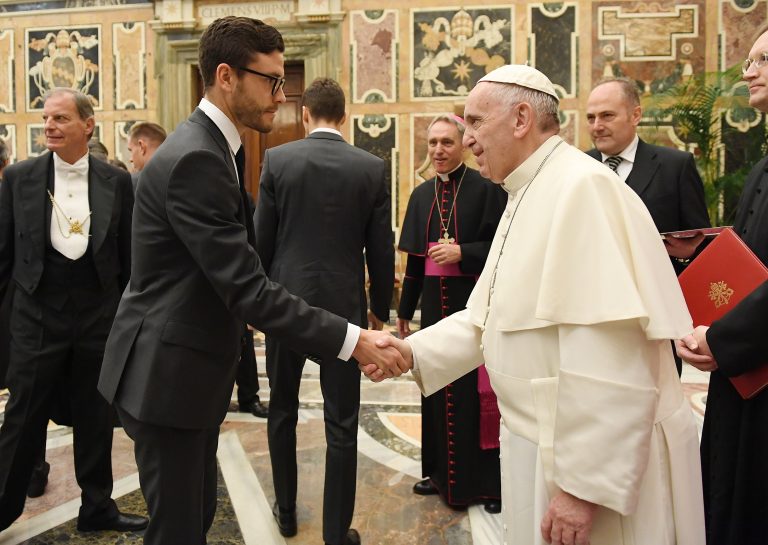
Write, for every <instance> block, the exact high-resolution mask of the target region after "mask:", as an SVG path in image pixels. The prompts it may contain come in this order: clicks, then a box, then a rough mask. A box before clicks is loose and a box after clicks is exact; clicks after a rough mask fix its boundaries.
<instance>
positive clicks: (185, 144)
mask: <svg viewBox="0 0 768 545" xmlns="http://www.w3.org/2000/svg"><path fill="white" fill-rule="evenodd" d="M283 50H284V45H283V40H282V37H281V35H280V33H279V32H278V31H277V30H276V29H274V28H273V27H271V26H269V25H266V24H264V23H262V22H261V21H257V20H254V19H250V18H246V17H225V18H222V19H218V20H216V21H214V22H212V23H211V24H210V25H209V26H208V28H207V29H206V31H205V32H204V33H203V36H202V37H201V39H200V47H199V52H200V53H199V54H200V57H199V66H200V73H201V75H202V79H203V83H204V86H205V97H204V98H203V100H202V101H201V103H200V106H199V108H197V109H196V110H195V111H194V112H193V113H192V115H191V116H190V117H189V119H188V120H187V121H186V122H185V123H182V124H181V125H179V127H178V128H177V129H176V131H175V132H173V133H172V134H171V135H170V136H169V137H168V139H167V140H166V141H165V143H164V144H163V145H162V146H161V147H160V148H159V149H158V150H157V153H155V155H154V156H153V157H152V160H151V161H150V162H149V163H148V164H147V165H146V166H145V167H144V170H143V171H142V174H141V182H140V184H141V187H140V188H139V191H138V192H137V198H136V206H135V209H134V215H133V233H132V244H133V261H132V263H133V267H132V270H131V281H130V284H129V285H128V288H127V289H126V291H125V293H124V294H123V298H122V300H121V302H120V307H119V309H118V312H117V316H116V318H115V323H114V326H113V327H112V331H111V333H110V336H109V340H108V341H107V347H106V352H105V356H104V366H103V368H102V373H101V377H100V379H99V390H100V391H101V392H102V394H103V395H104V396H105V397H106V398H107V400H108V401H110V402H113V403H114V404H115V407H116V408H117V411H118V414H119V415H120V417H121V419H122V421H123V425H124V427H125V430H126V431H127V432H128V434H129V435H130V436H131V438H132V439H133V440H134V441H135V452H136V461H137V464H138V467H139V477H140V479H141V486H142V492H143V493H144V496H145V498H146V500H147V505H148V508H149V514H150V523H149V527H148V528H147V531H146V534H145V536H144V543H145V545H160V544H162V545H168V544H176V543H179V544H184V545H203V544H204V543H205V542H206V537H205V536H206V533H207V531H208V529H209V528H210V526H211V523H212V522H213V517H214V513H215V510H216V448H217V445H218V435H219V425H220V424H221V422H222V420H223V419H224V415H225V414H226V412H227V408H228V406H229V400H230V397H231V395H232V389H233V386H234V377H235V371H236V368H237V358H238V355H239V353H240V336H241V335H242V332H243V326H244V324H245V323H248V324H251V325H252V326H254V327H256V328H258V329H260V330H262V331H264V332H265V333H267V334H270V335H274V336H276V337H278V338H280V339H281V340H283V341H285V342H286V343H288V344H290V345H291V346H293V347H294V348H295V349H296V350H299V351H301V352H305V353H311V354H313V355H314V356H313V357H315V358H320V359H324V360H325V359H332V358H336V357H339V358H341V359H349V358H350V356H354V357H355V358H356V359H357V360H358V361H366V360H371V361H377V362H379V364H380V365H382V366H383V367H384V368H385V369H386V370H387V374H389V375H393V376H394V375H399V374H400V373H401V367H405V362H404V361H403V359H402V358H401V357H400V356H399V354H396V353H394V352H393V351H389V352H384V351H381V350H380V349H378V348H376V346H375V339H376V338H378V336H379V335H381V334H379V335H377V334H374V333H371V332H368V331H364V330H363V331H361V330H360V329H359V328H358V327H357V326H352V325H349V324H347V322H346V321H345V320H344V319H342V318H339V317H338V316H335V315H333V314H331V313H329V312H327V311H324V310H320V309H317V308H313V307H310V306H309V305H307V304H306V303H305V302H304V301H302V300H301V299H298V298H297V297H294V296H292V295H291V294H289V293H288V292H287V291H286V290H285V289H284V288H283V287H282V286H280V285H278V284H275V283H273V282H271V281H270V280H269V279H268V278H267V277H266V275H265V274H264V270H263V268H262V267H261V263H260V261H259V257H258V255H257V254H256V252H255V251H254V249H253V247H252V245H253V243H254V241H255V237H254V233H253V222H252V221H251V217H250V214H249V213H248V212H247V210H248V207H247V204H246V201H245V198H246V197H245V189H244V187H243V179H242V177H243V175H244V170H245V154H244V150H243V149H242V146H241V135H242V134H243V133H244V132H245V131H246V130H247V129H249V128H250V129H255V130H258V131H261V132H268V131H269V130H271V128H272V123H273V121H274V119H275V115H276V114H277V109H278V106H279V105H280V103H281V102H285V95H284V94H283V85H284V83H285V79H284V69H283ZM349 365H351V366H354V363H349Z"/></svg>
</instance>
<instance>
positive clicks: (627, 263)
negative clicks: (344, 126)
mask: <svg viewBox="0 0 768 545" xmlns="http://www.w3.org/2000/svg"><path fill="white" fill-rule="evenodd" d="M557 108H558V98H557V94H556V93H555V90H554V88H553V86H552V83H551V82H550V81H549V79H547V77H546V76H544V75H543V74H542V73H541V72H539V71H537V70H535V69H534V68H531V67H527V66H520V65H509V66H503V67H501V68H498V69H496V70H494V71H493V72H491V73H489V74H488V75H486V76H485V77H484V78H482V79H481V80H480V82H478V84H477V86H476V87H475V88H474V89H473V90H472V92H471V93H470V95H469V97H468V99H467V103H466V107H465V111H464V117H465V120H466V123H467V129H466V133H465V136H464V145H465V146H467V147H468V148H469V149H471V150H472V152H473V153H474V155H475V156H476V158H477V163H478V165H479V167H480V173H481V174H482V175H483V176H485V177H486V178H490V179H491V180H493V181H494V182H496V183H500V184H502V185H503V187H504V189H505V190H506V191H507V192H508V193H509V201H508V203H507V207H506V210H505V212H504V215H503V217H502V220H501V222H500V224H499V227H498V230H497V231H496V236H495V238H494V241H493V244H492V246H491V251H490V254H489V256H488V259H487V261H486V265H485V269H484V270H483V273H482V275H481V276H480V279H479V281H478V283H477V286H476V287H475V289H474V291H473V292H472V295H471V297H470V299H469V302H468V304H467V309H466V310H464V311H462V312H459V313H457V314H454V315H452V316H450V317H448V318H446V319H444V320H442V321H441V322H439V323H438V324H436V325H434V326H432V327H429V328H426V329H424V330H422V331H420V332H418V333H416V334H414V335H411V336H410V337H408V340H407V341H405V342H403V341H399V340H397V339H394V337H393V338H391V339H390V340H386V341H383V342H382V343H381V344H380V346H383V345H386V344H391V345H394V346H396V347H397V348H398V349H400V350H401V351H402V352H403V353H404V355H405V356H406V359H408V358H409V357H410V356H411V354H410V352H411V351H412V361H413V374H414V377H415V379H416V381H417V383H418V385H419V387H420V388H421V390H422V392H423V393H424V395H429V394H431V393H432V392H435V391H436V390H438V389H440V388H442V387H443V386H445V385H446V384H448V383H449V382H452V381H454V380H456V379H457V378H459V377H460V376H462V375H464V374H466V373H467V372H469V371H470V370H471V369H474V368H475V367H477V366H478V365H479V364H480V363H482V362H485V365H486V368H487V369H488V374H489V375H490V378H491V384H492V386H493V389H494V391H495V392H496V395H497V396H498V402H499V408H500V410H501V415H502V426H501V430H502V431H501V433H502V436H501V458H502V459H501V471H502V498H503V500H502V505H503V513H502V517H503V528H504V543H505V544H507V545H539V544H542V543H544V542H547V543H554V544H556V545H560V544H565V545H571V544H578V545H586V544H587V543H589V544H591V545H622V544H627V545H629V544H631V545H675V544H676V545H702V544H703V543H704V542H705V538H704V516H703V506H702V490H701V473H700V461H699V445H698V437H697V433H696V427H695V423H694V419H693V414H692V412H691V408H690V406H689V405H688V402H687V400H686V399H685V398H684V397H683V393H682V389H681V385H680V381H679V379H678V377H677V372H676V370H675V362H674V360H673V358H672V349H671V344H670V342H669V339H677V338H681V337H683V336H685V335H686V334H688V333H690V332H691V331H692V329H693V327H692V323H691V318H690V316H689V315H688V311H687V309H686V306H685V302H684V300H683V296H682V294H681V292H680V288H679V285H678V283H677V279H676V277H675V273H674V271H673V269H672V266H671V265H670V262H669V258H668V257H667V254H666V251H665V250H664V246H663V243H662V241H661V239H660V238H659V234H658V232H657V230H656V228H655V227H654V224H653V220H652V219H651V216H650V215H649V214H648V211H647V210H646V208H645V205H644V204H643V203H642V201H641V200H640V198H639V197H638V196H637V195H636V194H635V192H634V191H632V189H631V188H629V187H628V186H627V185H626V184H623V183H621V181H620V180H619V179H618V177H617V176H616V174H615V173H614V172H613V171H611V170H610V169H609V168H607V167H605V166H604V165H602V164H601V163H599V162H598V161H595V160H593V159H592V158H591V157H588V156H587V155H585V154H584V153H582V152H581V151H579V150H578V149H576V148H574V147H572V146H570V145H569V144H567V143H566V142H565V141H563V140H562V139H561V138H560V137H559V136H557V134H558V132H559V129H560V127H559V120H558V110H557ZM361 367H362V369H363V370H364V372H365V373H366V374H367V375H368V376H369V377H370V378H372V379H374V380H380V379H381V378H383V373H382V372H380V371H377V370H375V367H374V366H361Z"/></svg>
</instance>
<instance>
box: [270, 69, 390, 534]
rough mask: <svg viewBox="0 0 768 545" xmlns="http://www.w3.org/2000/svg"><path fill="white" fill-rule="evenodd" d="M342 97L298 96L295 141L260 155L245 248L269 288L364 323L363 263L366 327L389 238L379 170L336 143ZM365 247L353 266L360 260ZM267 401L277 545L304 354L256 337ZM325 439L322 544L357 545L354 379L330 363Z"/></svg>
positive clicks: (321, 82)
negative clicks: (299, 134) (251, 235)
mask: <svg viewBox="0 0 768 545" xmlns="http://www.w3.org/2000/svg"><path fill="white" fill-rule="evenodd" d="M344 108H345V102H344V91H342V89H341V87H339V84H338V83H336V82H335V81H333V80H332V79H328V78H321V79H317V80H315V81H314V82H312V84H311V85H310V86H309V87H308V88H307V89H306V91H304V95H303V97H302V120H303V122H304V128H305V130H306V132H307V134H308V136H307V138H304V139H303V140H298V141H295V142H290V143H288V144H284V145H282V146H278V147H276V148H273V149H270V150H268V151H267V153H266V154H265V156H264V168H263V170H262V174H261V189H260V192H259V202H258V212H257V214H256V221H257V223H256V249H257V251H258V253H259V256H260V257H261V259H262V263H263V264H264V269H265V270H266V271H267V274H268V276H269V277H270V279H272V280H274V281H276V282H280V283H281V284H282V285H283V286H285V287H286V289H288V290H289V291H290V292H291V293H293V294H295V295H298V296H300V297H303V298H304V299H305V300H306V301H307V302H308V303H310V304H312V305H316V306H319V307H321V308H324V309H327V310H329V311H331V312H334V313H335V314H338V315H339V316H344V317H345V318H347V319H348V320H349V321H350V322H351V323H355V324H357V325H359V326H360V327H365V324H367V321H368V318H367V316H366V315H367V312H366V311H367V308H368V305H367V302H366V295H365V265H366V263H367V265H368V275H369V278H370V296H371V311H372V314H373V316H372V319H373V320H374V324H373V325H374V328H375V329H381V328H382V326H383V322H387V321H388V320H389V302H390V300H391V298H392V288H393V283H394V273H395V271H394V239H393V234H392V225H391V206H390V196H389V188H388V187H387V185H386V180H385V169H386V164H385V163H384V161H382V160H381V159H379V158H377V157H375V156H373V155H371V154H370V153H368V152H366V151H363V150H360V149H358V148H356V147H354V146H351V145H349V144H347V143H346V142H345V141H344V139H343V138H342V136H341V132H340V128H341V125H342V124H343V123H344V120H345V119H346V114H345V111H344ZM363 250H365V259H364V257H363ZM266 351H267V352H266V355H267V375H268V376H269V386H270V400H269V418H268V426H267V430H268V431H267V433H268V437H269V454H270V458H271V460H272V476H273V481H274V487H275V496H276V497H277V500H276V502H275V508H274V512H275V517H276V519H277V522H278V526H279V528H280V532H281V534H282V535H284V536H292V535H295V534H296V489H297V482H296V481H297V468H296V422H297V419H298V410H299V386H300V384H301V374H302V369H303V368H304V361H305V359H306V357H305V356H304V355H303V354H301V353H299V352H296V351H295V350H293V349H292V348H291V347H290V346H288V345H286V344H285V343H283V342H281V341H280V340H279V339H277V338H275V337H273V336H271V335H268V336H267V339H266ZM320 386H321V388H322V392H323V412H324V417H325V436H326V441H327V449H326V457H325V490H324V496H323V539H324V541H325V543H327V544H331V545H342V544H359V543H360V536H359V534H358V533H357V531H356V530H354V529H350V524H351V522H352V514H353V512H354V507H355V481H356V477H357V471H356V470H357V417H358V410H359V408H360V371H359V370H358V369H357V368H355V367H353V366H350V365H349V363H347V362H344V361H340V360H338V359H337V358H335V357H333V358H329V359H328V360H327V361H323V363H322V365H321V367H320Z"/></svg>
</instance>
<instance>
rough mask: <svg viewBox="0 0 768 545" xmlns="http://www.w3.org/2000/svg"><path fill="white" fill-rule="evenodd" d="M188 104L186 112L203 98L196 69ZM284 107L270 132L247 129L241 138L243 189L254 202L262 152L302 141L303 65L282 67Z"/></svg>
mask: <svg viewBox="0 0 768 545" xmlns="http://www.w3.org/2000/svg"><path fill="white" fill-rule="evenodd" d="M191 68H192V70H191V75H190V76H191V79H192V88H193V93H192V100H193V104H192V105H191V108H190V112H191V111H192V110H194V109H195V107H197V105H198V103H199V102H200V99H201V98H203V83H202V79H201V78H200V72H199V71H198V69H197V66H192V67H191ZM284 91H285V99H286V101H285V103H284V104H281V105H280V108H279V109H278V110H277V115H276V116H275V122H274V125H273V126H272V131H271V132H269V133H266V134H262V133H259V132H258V131H254V130H251V129H248V130H246V132H245V134H244V135H243V145H244V146H245V189H246V191H248V192H249V193H250V194H251V195H253V198H254V200H255V199H257V198H258V194H259V177H260V176H261V163H262V161H263V160H264V151H265V150H267V149H269V148H272V147H274V146H279V145H280V144H285V143H286V142H292V141H293V140H299V139H301V138H304V125H303V124H302V122H301V95H302V93H303V92H304V63H303V62H292V63H286V65H285V89H284Z"/></svg>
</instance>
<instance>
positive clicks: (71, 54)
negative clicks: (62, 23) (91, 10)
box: [25, 25, 102, 111]
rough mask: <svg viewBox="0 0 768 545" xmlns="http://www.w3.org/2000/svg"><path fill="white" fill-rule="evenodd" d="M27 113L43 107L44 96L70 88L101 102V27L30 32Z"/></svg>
mask: <svg viewBox="0 0 768 545" xmlns="http://www.w3.org/2000/svg"><path fill="white" fill-rule="evenodd" d="M25 42H26V73H27V90H26V91H27V92H26V97H27V106H26V107H27V111H35V110H40V109H42V107H43V100H42V97H43V95H44V94H45V93H46V92H47V91H49V90H50V89H53V88H54V87H70V88H72V89H77V90H78V91H81V92H83V93H85V94H86V95H88V96H89V97H90V99H91V101H92V102H93V106H94V109H97V110H100V109H102V103H101V77H100V74H99V72H100V70H101V66H102V64H101V25H92V26H73V27H66V28H61V27H48V28H27V29H26V40H25Z"/></svg>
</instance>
